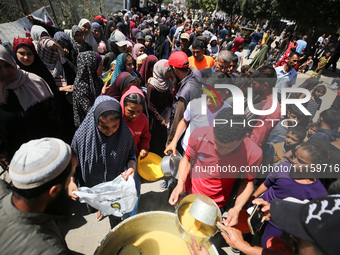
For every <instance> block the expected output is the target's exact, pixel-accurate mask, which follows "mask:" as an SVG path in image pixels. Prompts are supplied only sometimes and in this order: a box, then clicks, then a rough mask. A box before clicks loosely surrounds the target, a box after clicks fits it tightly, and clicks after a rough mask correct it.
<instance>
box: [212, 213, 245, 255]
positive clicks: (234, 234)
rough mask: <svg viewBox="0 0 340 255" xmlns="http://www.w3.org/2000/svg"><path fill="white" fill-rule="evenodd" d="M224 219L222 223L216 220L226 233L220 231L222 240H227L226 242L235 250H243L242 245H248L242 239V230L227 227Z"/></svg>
mask: <svg viewBox="0 0 340 255" xmlns="http://www.w3.org/2000/svg"><path fill="white" fill-rule="evenodd" d="M225 222H226V220H225V219H223V223H224V225H223V224H222V223H220V222H217V224H218V225H219V226H220V227H221V228H223V229H224V230H225V231H226V232H227V233H228V235H226V234H225V233H223V232H222V233H221V234H222V236H223V238H224V240H225V241H226V242H227V244H229V245H230V246H231V247H233V248H234V249H237V250H240V251H242V250H244V247H247V246H250V244H249V243H247V242H246V241H244V239H243V236H242V232H241V231H240V230H238V229H236V228H233V227H227V226H225V224H226V223H225Z"/></svg>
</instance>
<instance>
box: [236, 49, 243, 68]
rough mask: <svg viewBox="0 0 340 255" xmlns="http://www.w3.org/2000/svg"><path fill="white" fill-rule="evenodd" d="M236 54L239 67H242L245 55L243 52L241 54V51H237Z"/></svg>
mask: <svg viewBox="0 0 340 255" xmlns="http://www.w3.org/2000/svg"><path fill="white" fill-rule="evenodd" d="M235 54H236V56H237V57H238V61H237V65H238V66H240V64H241V59H242V58H243V53H242V52H239V51H236V52H235Z"/></svg>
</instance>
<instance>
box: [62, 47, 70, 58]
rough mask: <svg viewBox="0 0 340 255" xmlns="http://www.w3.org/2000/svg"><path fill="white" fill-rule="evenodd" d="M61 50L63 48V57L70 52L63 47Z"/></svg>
mask: <svg viewBox="0 0 340 255" xmlns="http://www.w3.org/2000/svg"><path fill="white" fill-rule="evenodd" d="M63 50H64V54H65V57H66V56H68V54H69V53H70V52H69V51H68V49H66V48H64V49H63Z"/></svg>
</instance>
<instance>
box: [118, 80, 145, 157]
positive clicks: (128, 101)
mask: <svg viewBox="0 0 340 255" xmlns="http://www.w3.org/2000/svg"><path fill="white" fill-rule="evenodd" d="M120 105H121V107H122V112H123V118H124V120H125V121H126V123H127V125H128V127H129V129H130V131H131V133H132V136H133V140H134V142H135V146H136V156H137V157H138V155H139V156H140V158H141V159H143V158H145V157H146V156H147V155H148V152H149V147H150V139H151V135H150V132H149V122H148V119H147V117H146V115H145V114H144V113H143V110H144V106H145V98H144V95H143V93H142V91H141V90H140V89H139V88H137V87H136V86H131V87H130V89H129V90H127V91H126V92H125V93H124V95H123V96H122V98H121V100H120Z"/></svg>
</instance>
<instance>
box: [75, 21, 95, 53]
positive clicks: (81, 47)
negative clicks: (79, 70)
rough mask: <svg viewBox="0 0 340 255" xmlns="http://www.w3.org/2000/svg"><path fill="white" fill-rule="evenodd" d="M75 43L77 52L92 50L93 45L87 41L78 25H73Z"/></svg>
mask: <svg viewBox="0 0 340 255" xmlns="http://www.w3.org/2000/svg"><path fill="white" fill-rule="evenodd" d="M71 31H72V37H73V43H74V46H75V48H76V51H77V53H80V52H85V51H89V50H92V46H91V45H90V44H88V43H87V42H85V39H84V33H83V30H81V28H80V27H78V26H77V25H74V26H73V27H72V30H71Z"/></svg>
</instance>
